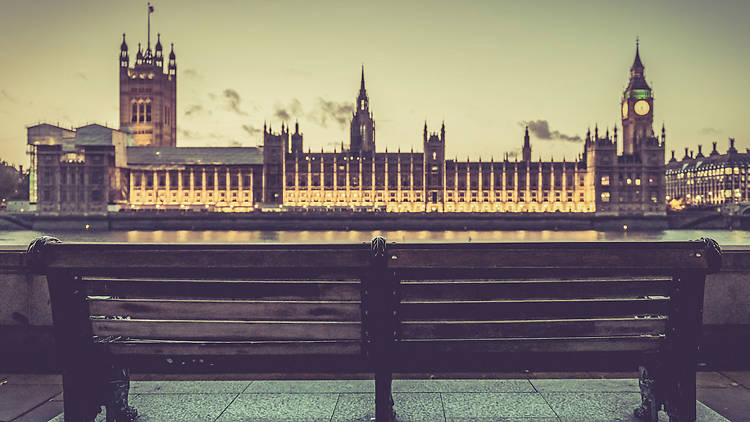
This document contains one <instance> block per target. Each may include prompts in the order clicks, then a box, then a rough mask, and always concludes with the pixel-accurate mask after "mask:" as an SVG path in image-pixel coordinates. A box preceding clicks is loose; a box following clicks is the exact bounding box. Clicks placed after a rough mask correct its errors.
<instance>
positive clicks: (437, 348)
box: [396, 336, 663, 356]
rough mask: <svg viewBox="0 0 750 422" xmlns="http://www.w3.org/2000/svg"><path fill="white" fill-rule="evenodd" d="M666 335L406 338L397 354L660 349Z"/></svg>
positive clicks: (638, 350)
mask: <svg viewBox="0 0 750 422" xmlns="http://www.w3.org/2000/svg"><path fill="white" fill-rule="evenodd" d="M662 341H663V337H661V336H654V337H640V336H638V337H635V336H633V337H590V338H544V339H530V338H524V339H510V338H506V339H466V340H465V339H457V340H403V341H398V342H397V343H396V351H397V353H403V354H405V355H412V356H420V355H428V356H429V355H434V354H436V353H522V352H523V353H527V352H528V353H548V352H549V353H557V352H647V351H656V350H658V349H659V347H660V345H661V344H662Z"/></svg>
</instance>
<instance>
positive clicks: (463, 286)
mask: <svg viewBox="0 0 750 422" xmlns="http://www.w3.org/2000/svg"><path fill="white" fill-rule="evenodd" d="M714 245H715V244H714V243H713V242H712V241H710V242H709V241H694V242H590V243H586V242H577V243H504V244H500V243H485V244H481V243H479V244H477V243H473V244H394V243H392V244H386V242H385V239H383V238H376V239H374V240H373V242H372V244H371V245H368V244H362V245H279V244H268V245H266V244H261V245H184V244H174V245H159V244H146V245H137V244H61V243H54V242H47V243H46V244H44V245H42V246H39V247H37V248H36V249H35V248H34V247H32V248H30V253H29V255H28V258H29V260H30V261H31V262H32V264H34V265H38V266H39V268H40V271H42V272H44V273H45V274H47V277H48V282H49V286H50V294H51V300H52V311H53V318H54V322H55V330H56V333H57V339H58V342H60V343H63V344H66V345H67V347H68V350H69V351H70V353H75V350H76V349H80V348H81V347H83V346H81V345H85V344H93V343H92V339H94V342H95V343H97V346H98V347H102V348H105V349H106V350H107V352H108V353H111V354H114V355H120V356H177V357H180V356H187V357H191V356H192V357H201V356H247V355H253V356H258V357H261V356H285V355H288V356H290V357H293V358H295V359H296V358H297V357H299V356H301V355H307V356H310V355H315V356H329V357H330V356H333V357H334V360H332V361H330V362H331V363H332V365H329V367H327V368H326V369H325V370H326V371H331V370H337V369H340V370H342V371H351V367H347V366H346V365H343V362H344V361H345V360H346V359H345V357H347V356H348V357H356V356H360V355H361V354H362V352H365V354H367V355H369V356H370V357H374V358H375V359H376V361H378V362H379V363H378V365H380V366H382V364H385V361H387V360H393V361H394V362H395V363H396V364H398V365H401V368H402V369H403V370H410V369H412V367H418V366H419V365H422V366H423V367H424V368H433V367H441V366H442V367H444V369H448V370H449V369H458V368H459V367H461V365H459V363H467V362H465V361H466V359H463V360H462V359H452V358H451V357H450V356H451V355H455V356H466V355H467V354H469V353H473V354H476V353H480V354H481V353H485V354H497V353H505V354H521V355H525V356H526V355H529V354H534V353H537V354H539V353H541V354H545V353H546V354H549V353H568V352H575V353H581V352H608V353H609V352H622V353H641V354H642V353H644V352H650V351H658V350H660V349H662V348H663V347H664V345H665V341H670V342H671V343H670V344H672V345H678V344H683V346H684V345H694V344H697V343H696V339H697V331H698V328H699V326H700V323H701V312H702V302H703V283H704V279H705V274H706V273H708V272H711V271H714V270H717V269H718V268H717V264H716V262H715V261H716V259H715V258H716V257H717V256H718V255H717V254H719V252H718V247H714ZM719 259H720V258H719ZM719 265H720V264H719ZM676 332H679V333H681V334H680V335H679V336H671V337H670V333H676ZM685 333H687V334H685ZM690 347H693V346H690ZM394 354H395V355H394ZM198 360H200V359H198ZM354 361H356V359H354ZM258 362H261V361H260V360H259V361H258ZM358 362H359V361H358ZM183 363H184V360H183ZM304 363H305V362H303V364H304ZM412 364H416V365H412ZM135 366H137V361H136V365H135ZM271 366H273V365H271ZM355 366H356V365H355ZM237 369H238V368H236V367H231V366H229V367H227V368H225V369H222V368H219V367H213V368H211V369H210V370H213V371H220V370H228V371H236V370H237ZM265 369H266V370H273V368H271V367H266V368H265ZM308 369H313V370H314V369H320V370H323V368H322V367H321V368H317V367H315V366H314V365H313V367H312V368H308Z"/></svg>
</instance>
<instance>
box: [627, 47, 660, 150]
mask: <svg viewBox="0 0 750 422" xmlns="http://www.w3.org/2000/svg"><path fill="white" fill-rule="evenodd" d="M643 69H644V67H643V62H641V56H640V52H639V44H638V42H636V47H635V60H634V61H633V65H632V66H631V67H630V82H629V83H628V87H627V88H626V89H625V92H624V93H623V95H622V131H623V147H622V148H623V149H622V152H623V154H626V155H633V154H637V153H638V152H639V151H640V150H641V145H642V143H643V142H644V141H645V140H646V139H647V138H652V137H653V136H654V129H653V122H654V96H653V93H652V92H651V87H649V86H648V83H647V82H646V78H645V77H644V75H643Z"/></svg>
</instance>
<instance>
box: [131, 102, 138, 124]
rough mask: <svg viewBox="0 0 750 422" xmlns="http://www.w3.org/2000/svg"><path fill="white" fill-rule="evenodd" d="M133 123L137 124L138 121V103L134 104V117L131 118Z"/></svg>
mask: <svg viewBox="0 0 750 422" xmlns="http://www.w3.org/2000/svg"><path fill="white" fill-rule="evenodd" d="M131 121H132V122H133V123H135V122H137V121H138V103H136V102H133V113H132V116H131Z"/></svg>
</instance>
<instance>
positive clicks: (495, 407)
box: [0, 372, 750, 422]
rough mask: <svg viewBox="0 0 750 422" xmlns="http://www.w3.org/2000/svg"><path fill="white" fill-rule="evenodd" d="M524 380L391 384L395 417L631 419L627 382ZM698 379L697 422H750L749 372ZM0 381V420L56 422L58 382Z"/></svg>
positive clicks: (198, 404) (153, 388)
mask: <svg viewBox="0 0 750 422" xmlns="http://www.w3.org/2000/svg"><path fill="white" fill-rule="evenodd" d="M518 375H519V376H523V375H521V374H518ZM526 375H527V377H526V378H524V379H499V380H495V379H493V380H488V379H482V380H476V379H474V380H456V379H440V380H438V379H434V380H395V381H394V383H393V389H394V394H393V396H394V401H395V403H396V405H395V408H396V412H397V413H398V415H399V420H401V421H412V420H413V421H431V422H432V421H469V420H474V421H535V422H552V421H575V422H593V421H597V422H598V421H601V422H605V421H606V422H608V421H635V420H636V419H635V418H633V417H632V411H633V408H634V407H635V406H636V405H637V404H638V403H639V400H640V395H639V394H638V381H637V380H635V379H622V378H619V379H597V378H596V377H597V376H598V374H582V375H579V376H584V377H585V378H583V379H582V378H573V379H571V378H567V379H552V378H553V377H556V376H558V375H562V376H566V377H569V376H571V374H557V375H555V374H526ZM540 377H544V378H540ZM698 379H699V382H698V384H699V390H698V396H699V399H700V400H702V402H703V403H706V404H708V406H706V405H704V404H703V403H699V405H698V420H699V421H705V422H715V421H716V422H718V421H722V422H723V421H728V420H730V421H735V422H737V421H740V422H741V421H750V412H749V411H748V410H750V373H748V372H725V373H719V372H704V373H700V374H699V377H698ZM0 383H2V385H0V421H14V422H29V421H32V422H37V421H40V422H46V421H49V420H52V421H55V422H58V421H62V420H63V419H62V415H60V413H61V412H62V395H61V394H60V393H61V387H60V377H59V376H57V375H5V376H3V375H0ZM373 392H374V382H373V381H372V380H353V381H261V380H257V381H133V383H132V387H131V404H133V405H134V406H136V407H137V408H138V410H139V412H140V413H141V414H142V415H144V417H143V420H144V421H148V422H156V421H159V422H166V421H180V422H190V421H219V422H223V421H360V420H369V418H371V417H372V416H374V394H373ZM709 406H710V407H709ZM712 408H713V409H712ZM721 415H723V416H721ZM99 420H101V421H104V417H103V415H100V418H99V419H97V421H99ZM662 420H665V421H666V420H667V417H666V415H662Z"/></svg>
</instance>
